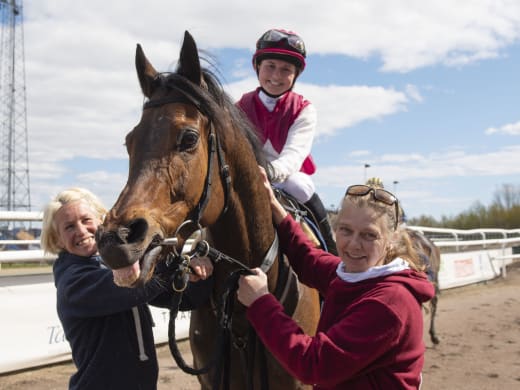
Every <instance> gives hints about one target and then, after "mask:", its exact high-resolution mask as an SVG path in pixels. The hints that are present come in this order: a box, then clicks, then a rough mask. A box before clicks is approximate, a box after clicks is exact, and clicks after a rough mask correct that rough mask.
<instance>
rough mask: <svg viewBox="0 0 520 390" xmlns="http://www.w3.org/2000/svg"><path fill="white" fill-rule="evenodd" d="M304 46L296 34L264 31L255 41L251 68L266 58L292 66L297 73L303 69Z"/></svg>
mask: <svg viewBox="0 0 520 390" xmlns="http://www.w3.org/2000/svg"><path fill="white" fill-rule="evenodd" d="M306 55H307V52H306V51H305V44H304V42H303V39H301V38H300V37H299V36H298V35H297V34H295V33H294V32H292V31H287V30H282V29H272V30H268V31H266V32H265V33H264V34H262V36H261V37H260V38H259V39H258V41H256V51H255V54H254V55H253V66H254V67H255V68H256V66H257V65H258V64H259V63H260V62H261V61H262V60H265V59H266V58H274V59H278V60H283V61H287V62H289V63H291V64H294V65H295V66H296V68H297V69H298V70H299V72H302V71H303V69H305V57H306Z"/></svg>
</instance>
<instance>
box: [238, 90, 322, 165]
mask: <svg viewBox="0 0 520 390" xmlns="http://www.w3.org/2000/svg"><path fill="white" fill-rule="evenodd" d="M259 90H260V88H257V89H256V90H255V91H252V92H248V93H246V94H244V95H243V96H242V98H241V99H240V100H239V101H238V102H237V105H238V106H239V107H240V108H241V109H242V110H243V111H244V112H245V113H246V115H247V116H248V118H249V120H250V121H251V122H252V123H253V124H254V125H255V127H256V129H257V133H258V136H259V138H260V140H261V141H262V143H263V144H265V143H266V142H267V140H269V141H270V142H271V144H272V145H273V148H274V149H275V150H276V151H277V152H278V153H280V152H281V151H282V149H283V147H284V146H285V142H286V141H287V135H288V134H289V128H290V127H291V126H292V124H293V123H294V121H295V120H296V118H298V115H300V112H301V111H302V110H303V109H304V108H305V107H307V106H308V105H309V104H310V102H309V101H308V100H305V98H304V97H303V96H302V95H298V94H297V93H295V92H292V91H289V92H287V93H286V94H285V95H283V96H282V97H281V98H280V99H278V101H277V102H276V105H275V107H274V110H273V111H272V112H270V111H269V110H268V109H267V108H266V107H265V106H264V104H263V103H262V101H261V100H260V98H259V97H258V92H259ZM300 171H302V172H304V173H306V174H308V175H312V174H313V173H314V172H316V165H315V164H314V161H313V160H312V157H311V155H309V156H307V158H306V159H305V160H304V161H303V164H302V166H301V168H300Z"/></svg>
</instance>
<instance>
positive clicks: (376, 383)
mask: <svg viewBox="0 0 520 390" xmlns="http://www.w3.org/2000/svg"><path fill="white" fill-rule="evenodd" d="M278 234H279V236H280V245H281V247H282V250H284V251H285V253H286V254H287V256H288V258H289V261H290V262H291V265H292V266H293V268H294V269H295V271H296V273H297V274H298V276H299V278H300V280H301V281H302V282H303V283H305V284H307V285H309V286H311V287H315V288H317V289H318V290H319V291H320V293H321V294H322V295H323V296H324V297H325V300H324V303H323V308H322V314H321V318H320V322H319V324H318V329H317V332H316V335H315V336H312V337H311V336H308V335H306V334H304V333H303V331H302V330H301V328H300V327H299V326H298V324H297V323H295V322H294V321H293V320H292V319H291V318H290V317H288V316H287V315H286V314H285V313H284V312H283V307H282V306H281V305H280V303H279V302H278V301H277V300H276V298H274V296H273V295H271V294H268V295H264V296H262V297H261V298H259V299H257V300H256V301H255V302H254V303H253V304H252V305H251V306H250V307H249V309H248V312H247V315H248V319H249V321H250V322H251V324H252V325H253V327H254V328H255V329H256V331H257V333H258V335H259V337H260V338H261V339H262V341H263V342H264V344H265V345H266V347H267V348H268V349H269V350H270V351H271V352H272V353H273V355H274V356H275V357H276V358H277V359H278V360H279V361H280V363H281V364H282V365H283V366H284V367H285V368H286V369H287V370H288V372H290V373H291V374H292V375H294V376H295V377H296V378H298V379H299V380H301V381H302V382H304V383H308V384H313V385H314V388H316V389H385V390H387V389H418V388H419V386H420V383H421V370H422V367H423V363H424V350H425V347H424V343H423V317H422V311H421V304H422V303H423V302H426V301H428V300H430V299H431V298H432V297H433V296H434V288H433V285H432V284H431V283H430V282H429V281H428V279H427V277H426V275H425V274H424V273H420V272H416V271H413V270H405V271H400V272H396V273H394V274H391V275H388V276H383V277H378V278H373V279H367V280H363V281H360V282H356V283H348V282H345V281H344V280H342V279H340V278H338V277H337V275H336V269H337V266H338V264H339V263H340V259H339V258H338V257H335V256H333V255H331V254H329V253H327V252H324V251H322V250H320V249H315V248H313V247H312V244H310V242H309V241H308V240H307V237H306V236H305V235H304V233H303V232H302V231H301V229H300V228H299V225H298V224H297V223H296V222H294V220H293V219H292V218H291V217H290V216H288V217H287V218H286V219H285V220H284V221H283V222H282V223H281V224H280V225H279V226H278Z"/></svg>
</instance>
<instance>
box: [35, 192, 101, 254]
mask: <svg viewBox="0 0 520 390" xmlns="http://www.w3.org/2000/svg"><path fill="white" fill-rule="evenodd" d="M80 200H82V201H84V202H85V203H86V204H87V205H88V206H89V207H90V208H91V209H92V211H93V212H94V214H95V215H96V216H97V217H98V218H99V220H100V221H102V220H103V218H104V216H105V214H106V213H107V209H106V208H105V206H103V203H101V201H100V200H99V198H98V197H97V196H96V195H94V194H93V193H92V192H90V191H89V190H87V189H85V188H80V187H73V188H69V189H67V190H65V191H62V192H60V193H59V194H58V195H56V196H55V197H54V198H53V199H52V200H51V201H50V202H49V203H48V204H47V206H45V209H44V211H43V223H42V234H41V238H40V243H41V247H42V249H43V250H44V252H45V253H51V254H58V253H60V252H61V251H62V249H63V248H60V246H59V244H58V242H59V235H58V230H57V227H56V223H55V220H54V219H55V216H56V213H57V212H58V210H59V209H60V208H62V207H63V206H65V205H66V204H69V203H71V202H76V201H80Z"/></svg>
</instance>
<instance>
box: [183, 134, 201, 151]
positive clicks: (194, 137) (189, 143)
mask: <svg viewBox="0 0 520 390" xmlns="http://www.w3.org/2000/svg"><path fill="white" fill-rule="evenodd" d="M198 141H199V133H197V132H196V131H194V130H186V131H184V132H183V133H182V135H181V137H180V140H179V142H178V147H179V149H180V150H182V151H185V150H190V149H193V148H194V147H195V146H197V143H198Z"/></svg>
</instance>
